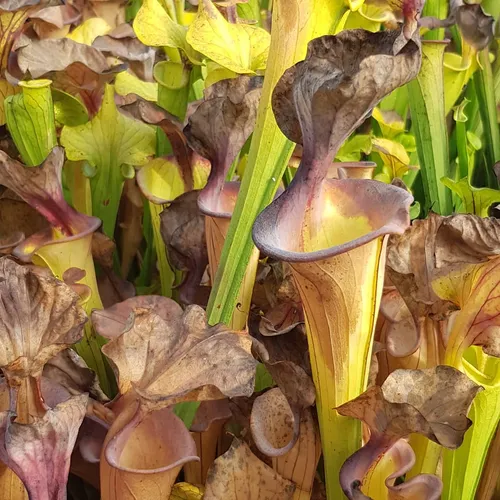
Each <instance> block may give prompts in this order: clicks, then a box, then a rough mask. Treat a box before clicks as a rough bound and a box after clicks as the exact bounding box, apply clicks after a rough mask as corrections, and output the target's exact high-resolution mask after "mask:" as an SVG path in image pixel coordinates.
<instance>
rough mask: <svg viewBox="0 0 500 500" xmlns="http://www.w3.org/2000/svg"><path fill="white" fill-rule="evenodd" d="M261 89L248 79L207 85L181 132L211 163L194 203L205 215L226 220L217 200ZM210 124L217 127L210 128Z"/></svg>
mask: <svg viewBox="0 0 500 500" xmlns="http://www.w3.org/2000/svg"><path fill="white" fill-rule="evenodd" d="M261 87H262V78H260V77H253V78H251V77H248V76H240V77H238V78H236V79H230V80H222V81H220V82H217V83H215V84H214V85H211V86H210V87H208V89H206V90H205V96H204V101H203V102H202V103H201V104H200V105H199V106H198V108H197V109H196V111H195V112H194V113H193V114H192V115H191V116H190V117H189V121H188V125H187V126H186V127H185V128H184V134H185V135H186V137H187V140H188V141H189V144H190V146H191V147H192V148H193V149H194V150H195V151H196V152H197V153H198V154H200V155H201V156H203V157H205V158H207V159H209V160H210V162H211V163H212V170H211V171H210V176H209V178H208V182H207V185H206V187H205V188H204V189H203V190H202V192H201V193H200V197H199V200H198V203H199V205H200V209H201V210H202V212H203V213H205V214H207V215H212V216H215V217H217V216H219V217H220V216H221V215H222V214H223V215H224V216H226V217H228V216H229V217H230V213H229V214H228V213H226V212H227V210H224V209H223V203H222V201H220V200H219V198H220V194H221V192H222V190H223V188H224V181H225V179H226V175H227V172H228V171H229V168H230V167H231V164H232V163H233V161H234V159H235V158H236V156H237V154H238V152H239V151H240V150H241V148H242V147H243V145H244V144H245V142H246V140H247V139H248V137H249V136H250V134H251V133H252V131H253V128H254V125H255V120H256V116H257V108H258V105H259V100H260V95H261ZM214 123H218V124H221V126H217V127H214V126H212V124H214Z"/></svg>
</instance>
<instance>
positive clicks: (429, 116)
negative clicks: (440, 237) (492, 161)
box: [407, 41, 452, 215]
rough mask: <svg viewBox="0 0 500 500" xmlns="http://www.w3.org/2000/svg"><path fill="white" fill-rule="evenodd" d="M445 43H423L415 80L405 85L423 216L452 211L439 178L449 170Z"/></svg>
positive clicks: (445, 213) (449, 197) (448, 196)
mask: <svg viewBox="0 0 500 500" xmlns="http://www.w3.org/2000/svg"><path fill="white" fill-rule="evenodd" d="M445 48H446V44H445V43H441V42H439V41H436V42H431V41H429V42H426V43H423V44H422V67H421V69H420V73H419V75H418V77H417V78H416V79H415V80H413V81H412V82H410V83H409V84H408V86H407V87H408V95H409V100H410V110H411V117H412V121H413V132H414V133H415V138H416V141H417V151H418V159H419V164H420V165H421V170H420V171H421V174H422V181H423V187H424V194H425V205H424V206H423V207H422V208H423V211H424V213H428V212H429V210H431V209H432V210H433V211H434V212H436V213H438V214H440V215H449V214H450V213H451V212H452V203H451V192H450V191H449V190H448V189H447V188H446V186H445V185H444V184H442V183H441V182H440V179H441V178H443V177H447V175H448V169H449V163H450V162H449V152H448V134H447V132H446V116H445V104H444V85H443V56H444V49H445Z"/></svg>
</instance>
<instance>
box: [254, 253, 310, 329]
mask: <svg viewBox="0 0 500 500" xmlns="http://www.w3.org/2000/svg"><path fill="white" fill-rule="evenodd" d="M257 286H258V287H261V290H260V291H259V290H257V292H256V291H255V290H254V297H253V301H254V304H255V305H257V306H258V307H259V309H261V310H262V312H263V313H264V314H263V316H262V317H261V319H260V325H259V331H260V333H261V334H262V335H264V336H273V335H282V334H284V333H287V332H290V331H292V330H293V329H294V328H295V327H297V326H298V325H300V324H302V323H303V322H304V313H303V310H302V304H301V301H300V295H299V293H298V292H297V288H296V287H295V284H294V282H293V275H292V271H291V268H290V266H289V265H288V264H287V263H285V262H274V263H271V264H270V265H269V264H266V266H264V267H263V269H261V271H260V272H259V273H258V277H257ZM259 292H260V293H261V294H263V295H264V297H259V296H258V295H259ZM255 300H257V302H255Z"/></svg>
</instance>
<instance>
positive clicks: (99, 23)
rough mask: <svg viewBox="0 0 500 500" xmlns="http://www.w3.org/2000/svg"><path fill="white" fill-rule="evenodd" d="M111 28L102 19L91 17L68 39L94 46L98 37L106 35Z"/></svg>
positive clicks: (67, 36) (68, 36)
mask: <svg viewBox="0 0 500 500" xmlns="http://www.w3.org/2000/svg"><path fill="white" fill-rule="evenodd" d="M110 31H111V26H110V25H109V24H108V23H107V22H106V21H105V20H104V19H103V18H102V17H91V18H90V19H87V20H86V21H85V22H83V23H82V24H80V26H77V27H76V28H75V29H74V30H73V31H72V32H71V33H70V34H69V35H66V38H69V39H70V40H73V41H75V42H78V43H83V44H84V45H92V43H93V42H94V40H95V39H96V38H97V37H98V36H103V35H106V34H107V33H109V32H110Z"/></svg>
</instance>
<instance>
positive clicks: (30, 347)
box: [0, 257, 87, 385]
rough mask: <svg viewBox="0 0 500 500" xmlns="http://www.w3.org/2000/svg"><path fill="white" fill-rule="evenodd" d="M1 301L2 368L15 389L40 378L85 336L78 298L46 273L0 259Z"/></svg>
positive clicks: (0, 353)
mask: <svg viewBox="0 0 500 500" xmlns="http://www.w3.org/2000/svg"><path fill="white" fill-rule="evenodd" d="M0 297H1V298H2V300H1V308H0V337H1V342H0V368H1V369H2V371H3V373H4V375H5V377H6V378H7V380H8V382H9V384H10V385H19V384H20V383H21V380H22V379H23V378H25V377H28V376H31V377H35V378H36V377H39V376H40V375H41V373H42V370H43V367H44V365H45V363H46V362H47V361H48V360H49V359H50V358H52V357H53V356H55V355H56V354H57V353H58V352H60V351H62V350H64V349H66V348H68V347H70V346H71V345H72V344H74V343H75V342H78V341H79V340H80V339H81V337H82V335H83V325H84V324H85V322H86V321H87V316H86V314H85V312H84V311H83V309H82V308H81V307H80V306H79V305H78V301H79V297H78V295H77V294H76V293H74V292H73V291H72V290H71V289H70V288H69V287H68V286H67V285H66V284H64V283H63V282H61V281H59V280H57V279H56V278H54V277H53V276H52V275H50V273H47V272H46V270H44V269H41V268H36V267H23V266H20V265H19V264H16V263H15V262H14V261H12V260H10V259H9V258H7V257H3V258H1V259H0Z"/></svg>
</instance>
